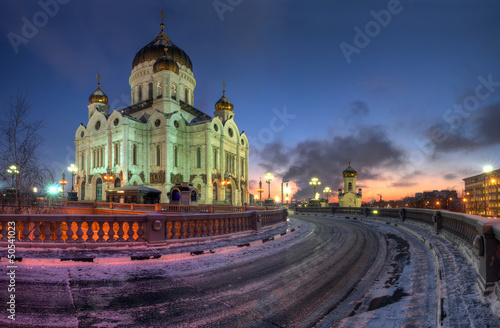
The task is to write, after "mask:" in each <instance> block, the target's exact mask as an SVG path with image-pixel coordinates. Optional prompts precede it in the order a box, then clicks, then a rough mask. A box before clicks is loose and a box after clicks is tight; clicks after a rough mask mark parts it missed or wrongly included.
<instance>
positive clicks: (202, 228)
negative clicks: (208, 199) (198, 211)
mask: <svg viewBox="0 0 500 328" xmlns="http://www.w3.org/2000/svg"><path fill="white" fill-rule="evenodd" d="M200 222H201V225H200V236H202V237H204V236H206V235H207V225H208V222H207V221H206V220H200Z"/></svg>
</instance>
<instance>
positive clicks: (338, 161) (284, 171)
mask: <svg viewBox="0 0 500 328" xmlns="http://www.w3.org/2000/svg"><path fill="white" fill-rule="evenodd" d="M357 131H358V133H357V134H355V135H352V136H334V137H331V138H324V139H309V140H306V141H302V142H299V143H298V144H296V145H295V146H288V147H287V146H285V145H283V144H282V143H279V142H276V143H273V144H272V145H269V146H266V147H265V149H264V150H263V151H261V152H260V159H261V162H260V163H259V165H260V166H261V167H265V168H277V169H281V170H280V171H279V170H275V171H274V172H278V173H275V176H277V177H280V178H282V179H283V180H292V181H294V182H295V183H296V184H297V186H298V187H299V188H300V189H301V190H299V192H297V193H296V194H295V196H294V197H295V198H297V199H302V198H310V197H312V194H313V190H312V187H311V186H310V185H309V181H310V179H311V178H313V177H317V178H318V179H319V180H320V181H321V182H322V184H321V188H320V189H321V190H318V189H317V190H316V192H318V191H322V190H323V188H324V187H325V186H328V187H330V188H331V189H332V190H336V189H337V188H338V187H339V186H341V185H342V172H343V171H344V170H345V169H346V168H347V166H348V163H349V162H351V165H352V167H353V168H354V169H356V170H357V171H358V176H360V177H362V179H363V180H369V179H376V178H378V173H377V169H380V168H384V169H387V168H396V167H398V166H400V165H401V164H403V163H404V161H405V152H404V151H403V150H401V149H399V148H398V147H397V146H396V145H395V144H394V143H393V142H392V141H391V140H389V138H388V136H387V133H386V132H385V131H386V129H385V128H383V127H381V126H361V127H360V128H359V129H358V130H357ZM271 151H274V152H275V153H274V154H272V153H270V152H271ZM280 180H281V179H280Z"/></svg>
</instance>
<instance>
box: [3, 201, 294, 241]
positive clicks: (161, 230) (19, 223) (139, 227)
mask: <svg viewBox="0 0 500 328" xmlns="http://www.w3.org/2000/svg"><path fill="white" fill-rule="evenodd" d="M286 218H287V210H286V209H277V210H266V211H245V212H229V213H188V212H183V213H175V214H169V215H167V214H164V213H151V214H142V215H69V214H50V215H41V214H33V215H22V214H12V215H0V245H2V246H6V245H7V244H8V243H9V240H13V242H14V243H15V246H16V247H61V248H67V247H83V248H92V247H102V246H135V245H147V246H165V245H166V244H167V242H168V241H169V240H170V241H172V240H176V239H189V238H196V237H209V236H216V235H226V234H232V233H237V232H243V231H249V230H257V231H258V230H260V229H262V228H263V227H266V226H270V225H275V224H282V223H284V222H286Z"/></svg>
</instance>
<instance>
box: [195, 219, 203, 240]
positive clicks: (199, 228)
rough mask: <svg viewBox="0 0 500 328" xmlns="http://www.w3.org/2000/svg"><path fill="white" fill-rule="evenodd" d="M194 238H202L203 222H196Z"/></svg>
mask: <svg viewBox="0 0 500 328" xmlns="http://www.w3.org/2000/svg"><path fill="white" fill-rule="evenodd" d="M196 236H197V237H201V236H203V220H198V221H196Z"/></svg>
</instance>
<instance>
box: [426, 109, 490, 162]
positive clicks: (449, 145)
mask: <svg viewBox="0 0 500 328" xmlns="http://www.w3.org/2000/svg"><path fill="white" fill-rule="evenodd" d="M452 115H453V114H450V115H449V116H448V117H447V120H448V121H449V124H448V125H447V124H445V123H437V124H434V125H432V126H430V127H429V128H428V129H427V130H426V131H425V133H424V134H425V136H426V137H427V138H428V139H429V141H428V143H427V145H426V147H427V148H428V149H432V151H433V155H434V156H437V155H439V153H440V152H444V153H449V152H457V151H472V150H478V149H481V148H486V147H490V146H492V145H496V144H498V143H500V129H499V128H498V122H500V103H495V104H492V105H489V106H485V107H483V108H481V109H479V110H478V111H477V112H472V113H470V116H469V117H468V118H463V117H460V116H458V114H457V115H455V116H452Z"/></svg>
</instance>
